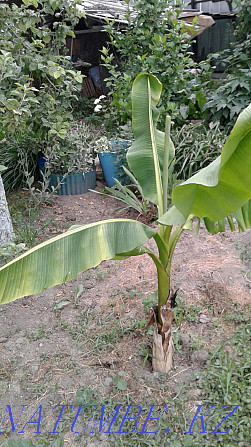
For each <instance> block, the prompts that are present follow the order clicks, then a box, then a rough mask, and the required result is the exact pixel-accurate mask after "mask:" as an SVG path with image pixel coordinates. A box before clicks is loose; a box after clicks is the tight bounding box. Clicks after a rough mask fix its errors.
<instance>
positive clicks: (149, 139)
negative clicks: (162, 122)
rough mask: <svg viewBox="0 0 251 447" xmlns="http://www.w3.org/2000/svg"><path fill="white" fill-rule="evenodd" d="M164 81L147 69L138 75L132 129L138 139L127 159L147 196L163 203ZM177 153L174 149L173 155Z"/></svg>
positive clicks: (155, 201) (134, 87)
mask: <svg viewBox="0 0 251 447" xmlns="http://www.w3.org/2000/svg"><path fill="white" fill-rule="evenodd" d="M161 90H162V84H161V83H160V82H159V80H158V79H157V78H156V77H155V76H153V75H149V74H146V73H142V74H140V75H138V76H137V78H136V80H135V81H134V83H133V88H132V129H133V134H134V138H135V141H134V143H133V144H132V146H131V147H130V149H129V151H128V153H127V161H128V164H129V166H130V169H131V170H132V172H133V174H134V175H135V177H136V178H137V180H138V182H139V183H140V186H141V187H142V191H143V195H144V197H145V198H146V199H148V200H150V201H151V202H153V203H154V204H155V205H157V206H160V204H162V202H163V191H162V178H161V177H162V170H163V158H164V138H165V134H164V132H161V131H159V130H157V129H156V124H157V120H158V117H159V112H158V110H157V108H156V105H157V103H158V101H159V99H160V95H161ZM173 157H174V153H173V152H172V153H170V158H169V159H173Z"/></svg>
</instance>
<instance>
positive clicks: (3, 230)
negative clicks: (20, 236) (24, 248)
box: [0, 165, 14, 247]
mask: <svg viewBox="0 0 251 447" xmlns="http://www.w3.org/2000/svg"><path fill="white" fill-rule="evenodd" d="M3 169H4V167H3V166H1V165H0V247H1V246H2V245H7V244H8V243H9V242H12V240H13V237H14V232H13V227H12V223H11V218H10V213H9V209H8V204H7V200H6V197H5V191H4V186H3V181H2V177H1V171H2V170H3Z"/></svg>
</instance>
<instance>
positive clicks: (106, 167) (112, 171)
mask: <svg viewBox="0 0 251 447" xmlns="http://www.w3.org/2000/svg"><path fill="white" fill-rule="evenodd" d="M98 156H99V161H100V164H101V168H102V171H103V174H104V177H105V182H106V184H107V186H109V187H111V186H114V185H115V181H114V178H116V179H118V178H119V176H118V166H117V154H116V152H100V153H99V154H98Z"/></svg>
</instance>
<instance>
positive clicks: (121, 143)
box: [98, 139, 132, 187]
mask: <svg viewBox="0 0 251 447" xmlns="http://www.w3.org/2000/svg"><path fill="white" fill-rule="evenodd" d="M109 143H110V146H111V149H112V151H111V152H101V153H99V154H98V156H99V161H100V164H101V168H102V171H103V174H104V177H105V181H106V184H107V186H109V187H111V186H114V185H115V183H116V182H115V181H114V178H115V179H117V180H118V179H119V177H121V176H123V174H125V173H124V171H123V169H122V164H123V163H125V162H126V152H127V149H128V148H129V147H130V145H131V144H132V142H131V141H130V140H122V139H117V140H110V141H109ZM121 149H122V150H124V151H125V157H122V158H121V159H120V160H119V161H118V151H119V150H121ZM125 178H127V176H125V175H124V179H123V180H122V181H121V183H122V184H123V183H124V181H125Z"/></svg>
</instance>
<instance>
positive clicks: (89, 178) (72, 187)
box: [50, 169, 96, 196]
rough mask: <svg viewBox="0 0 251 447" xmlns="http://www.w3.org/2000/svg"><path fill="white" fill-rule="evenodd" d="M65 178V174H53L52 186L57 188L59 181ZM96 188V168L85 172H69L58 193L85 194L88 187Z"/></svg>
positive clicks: (51, 177)
mask: <svg viewBox="0 0 251 447" xmlns="http://www.w3.org/2000/svg"><path fill="white" fill-rule="evenodd" d="M62 180H63V175H60V174H51V175H50V186H54V188H56V187H57V186H58V183H59V182H61V181H62ZM95 188H96V169H93V170H92V171H88V172H86V173H85V174H69V175H68V176H67V177H66V178H65V179H64V180H63V182H62V184H61V186H60V188H59V189H58V190H57V193H58V194H59V195H60V196H62V195H75V194H85V193H86V192H88V189H95Z"/></svg>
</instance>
